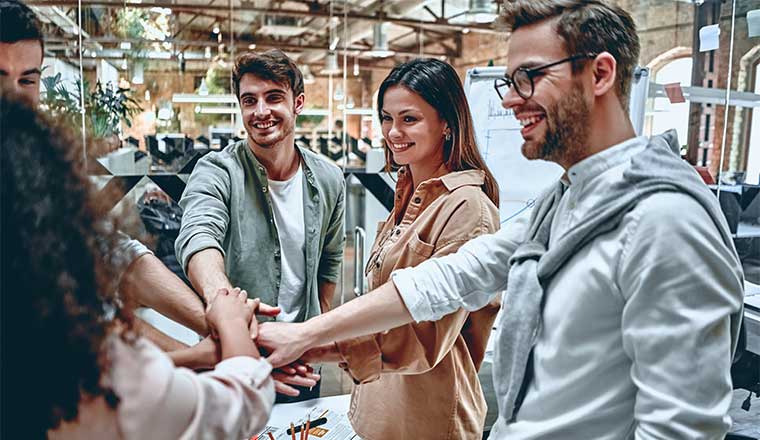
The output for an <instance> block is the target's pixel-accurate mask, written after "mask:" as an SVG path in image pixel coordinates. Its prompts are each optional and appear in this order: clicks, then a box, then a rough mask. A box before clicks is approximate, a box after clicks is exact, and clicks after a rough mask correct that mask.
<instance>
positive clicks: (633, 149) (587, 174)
mask: <svg viewBox="0 0 760 440" xmlns="http://www.w3.org/2000/svg"><path fill="white" fill-rule="evenodd" d="M646 143H647V138H646V136H639V137H634V138H631V139H628V140H625V141H623V142H621V143H619V144H616V145H613V146H611V147H609V148H606V149H604V150H602V151H600V152H599V153H596V154H594V155H592V156H589V157H587V158H585V159H583V160H582V161H580V162H578V163H576V164H575V165H573V166H571V167H570V168H569V169H568V170H567V173H566V174H565V175H566V178H567V180H568V181H569V184H571V185H577V184H580V183H582V182H584V181H586V180H588V179H591V178H593V177H596V176H598V175H600V174H602V173H603V172H605V171H607V170H609V169H610V168H613V167H615V166H617V165H620V164H622V163H624V162H625V161H627V160H629V159H630V158H631V156H633V155H634V154H636V153H637V152H638V151H639V150H640V149H641V148H644V147H645V146H646ZM563 180H564V179H563Z"/></svg>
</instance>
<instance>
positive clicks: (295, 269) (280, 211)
mask: <svg viewBox="0 0 760 440" xmlns="http://www.w3.org/2000/svg"><path fill="white" fill-rule="evenodd" d="M269 195H270V197H271V198H272V211H273V212H274V222H275V225H276V226H277V235H278V236H279V239H280V262H281V267H282V272H281V276H280V292H279V298H278V300H277V305H278V306H279V307H280V309H281V312H280V314H279V315H277V321H283V322H293V321H295V320H296V318H297V317H298V314H299V313H300V312H301V309H303V307H304V301H305V300H306V295H305V291H306V254H305V234H304V228H305V226H304V218H303V169H302V167H301V165H300V164H299V165H298V170H297V171H296V174H295V175H293V177H291V178H290V179H288V180H284V181H277V180H271V179H270V180H269Z"/></svg>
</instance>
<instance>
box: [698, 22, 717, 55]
mask: <svg viewBox="0 0 760 440" xmlns="http://www.w3.org/2000/svg"><path fill="white" fill-rule="evenodd" d="M719 45H720V27H719V26H718V25H717V24H712V25H710V26H705V27H703V28H702V29H700V30H699V51H700V52H708V51H711V50H715V49H717V48H718V46H719Z"/></svg>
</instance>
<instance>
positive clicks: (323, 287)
mask: <svg viewBox="0 0 760 440" xmlns="http://www.w3.org/2000/svg"><path fill="white" fill-rule="evenodd" d="M336 286H337V284H335V283H333V282H330V281H320V282H319V306H320V307H321V309H322V313H327V312H329V311H330V309H331V308H332V302H333V298H334V297H335V288H336Z"/></svg>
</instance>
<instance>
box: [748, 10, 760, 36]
mask: <svg viewBox="0 0 760 440" xmlns="http://www.w3.org/2000/svg"><path fill="white" fill-rule="evenodd" d="M747 34H748V36H749V37H760V9H755V10H754V11H749V12H747Z"/></svg>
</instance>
